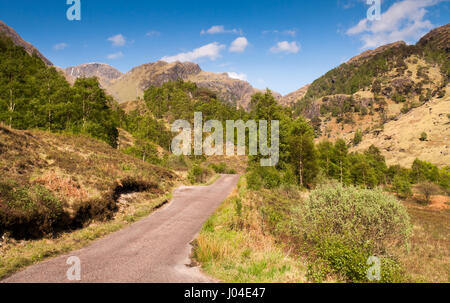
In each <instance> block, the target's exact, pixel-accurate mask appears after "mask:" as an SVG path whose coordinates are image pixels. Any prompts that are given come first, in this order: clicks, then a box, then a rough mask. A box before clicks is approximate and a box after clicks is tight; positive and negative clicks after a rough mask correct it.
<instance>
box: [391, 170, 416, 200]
mask: <svg viewBox="0 0 450 303" xmlns="http://www.w3.org/2000/svg"><path fill="white" fill-rule="evenodd" d="M392 189H393V190H394V192H395V193H397V194H398V195H399V196H400V197H403V198H407V197H409V196H411V195H412V190H411V182H410V179H409V176H407V175H396V176H395V177H394V180H393V182H392Z"/></svg>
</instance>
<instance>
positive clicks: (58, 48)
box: [53, 42, 68, 51]
mask: <svg viewBox="0 0 450 303" xmlns="http://www.w3.org/2000/svg"><path fill="white" fill-rule="evenodd" d="M66 47H68V45H67V44H66V43H64V42H62V43H58V44H55V45H54V46H53V49H54V50H56V51H60V50H63V49H65V48H66Z"/></svg>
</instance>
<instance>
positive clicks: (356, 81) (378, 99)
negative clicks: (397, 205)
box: [294, 24, 450, 166]
mask: <svg viewBox="0 0 450 303" xmlns="http://www.w3.org/2000/svg"><path fill="white" fill-rule="evenodd" d="M449 80H450V24H447V25H445V26H442V27H440V28H437V29H434V30H432V31H431V32H430V33H428V34H427V35H425V36H424V37H423V38H422V39H421V40H420V41H419V42H418V43H417V44H416V45H406V44H405V43H404V42H401V41H400V42H396V43H392V44H388V45H384V46H381V47H379V48H377V49H375V50H369V51H366V52H364V53H362V54H360V55H358V56H356V57H354V58H352V59H350V60H349V61H348V62H347V63H344V64H342V65H340V66H339V67H337V68H335V69H333V70H331V71H329V72H328V73H326V74H325V75H323V76H322V77H320V78H319V79H317V80H316V81H314V82H313V83H312V84H311V86H309V88H308V89H307V92H306V94H304V96H303V97H301V98H300V99H298V102H297V103H296V104H295V105H294V110H295V112H296V114H302V115H304V116H306V117H307V118H309V119H310V120H311V122H312V124H313V126H314V128H315V131H316V135H317V140H318V141H320V140H324V139H329V140H331V141H335V140H336V139H338V138H345V139H346V141H347V142H348V143H349V144H353V142H352V141H353V138H354V136H355V133H356V131H357V130H360V131H361V132H362V134H363V141H362V143H361V144H360V145H358V146H356V147H355V149H356V150H360V149H361V150H362V149H364V148H367V147H368V146H370V145H372V144H374V145H375V146H378V147H380V149H382V151H383V154H384V155H385V156H386V158H387V160H388V162H389V163H391V164H392V163H397V162H398V163H401V164H402V165H405V166H408V165H410V164H411V163H412V161H414V159H415V158H416V157H418V158H421V159H425V160H428V161H431V162H433V163H436V164H439V165H444V164H448V163H449V158H448V153H449V150H448V142H449V141H448V138H450V128H449V127H448V123H449V121H448V119H449V118H448V117H449V115H450V111H449V107H448V106H449V101H450V95H449V92H450V89H449V82H450V81H449ZM417 132H418V133H417ZM422 132H426V133H427V134H428V135H429V137H431V139H430V141H419V137H420V134H421V133H422ZM360 146H361V147H360Z"/></svg>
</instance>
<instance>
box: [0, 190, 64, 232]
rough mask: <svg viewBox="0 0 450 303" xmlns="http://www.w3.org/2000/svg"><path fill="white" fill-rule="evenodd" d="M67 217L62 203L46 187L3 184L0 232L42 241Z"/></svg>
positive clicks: (0, 196) (0, 206)
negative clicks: (41, 238)
mask: <svg viewBox="0 0 450 303" xmlns="http://www.w3.org/2000/svg"><path fill="white" fill-rule="evenodd" d="M63 214H64V211H63V205H62V203H61V202H60V201H59V200H58V199H57V198H55V197H54V196H53V194H52V193H51V192H50V191H48V190H47V189H46V188H45V187H42V186H40V185H36V186H32V187H29V188H26V187H19V186H17V185H16V184H14V183H12V182H0V232H2V231H5V230H8V231H11V232H12V236H13V237H14V238H39V237H42V236H44V235H46V234H49V233H51V232H53V230H54V228H55V227H56V225H57V224H58V223H59V221H60V220H61V219H62V217H63Z"/></svg>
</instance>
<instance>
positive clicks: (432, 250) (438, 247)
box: [400, 202, 450, 283]
mask: <svg viewBox="0 0 450 303" xmlns="http://www.w3.org/2000/svg"><path fill="white" fill-rule="evenodd" d="M405 205H406V206H407V208H408V212H409V214H410V216H411V220H412V223H413V225H414V229H413V234H412V236H411V244H410V249H409V252H408V253H407V254H403V255H401V258H400V262H401V263H402V264H403V266H404V267H405V270H406V272H407V274H408V275H409V276H410V277H411V280H412V281H413V282H427V283H449V282H450V224H449V222H450V210H448V209H441V210H438V209H433V208H432V207H422V206H418V205H417V204H416V203H413V202H405Z"/></svg>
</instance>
